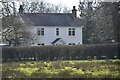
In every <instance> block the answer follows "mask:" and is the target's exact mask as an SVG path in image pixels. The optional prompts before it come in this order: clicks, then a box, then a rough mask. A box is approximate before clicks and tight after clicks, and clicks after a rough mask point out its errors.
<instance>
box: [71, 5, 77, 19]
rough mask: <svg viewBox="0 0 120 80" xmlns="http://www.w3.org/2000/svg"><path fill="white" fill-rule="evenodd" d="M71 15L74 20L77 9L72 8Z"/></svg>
mask: <svg viewBox="0 0 120 80" xmlns="http://www.w3.org/2000/svg"><path fill="white" fill-rule="evenodd" d="M72 15H73V17H74V18H76V17H77V9H75V6H73V9H72Z"/></svg>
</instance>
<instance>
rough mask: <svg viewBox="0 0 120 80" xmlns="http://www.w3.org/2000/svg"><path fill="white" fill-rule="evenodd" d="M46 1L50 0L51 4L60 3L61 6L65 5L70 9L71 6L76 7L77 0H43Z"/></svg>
mask: <svg viewBox="0 0 120 80" xmlns="http://www.w3.org/2000/svg"><path fill="white" fill-rule="evenodd" d="M44 1H46V2H50V3H52V4H56V5H57V4H62V5H63V6H66V7H68V8H70V9H72V7H73V6H76V7H78V4H79V0H44Z"/></svg>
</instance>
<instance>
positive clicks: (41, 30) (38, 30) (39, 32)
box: [37, 28, 44, 36]
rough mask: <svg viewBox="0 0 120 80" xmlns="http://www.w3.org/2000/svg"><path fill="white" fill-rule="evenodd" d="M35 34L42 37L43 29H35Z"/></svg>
mask: <svg viewBox="0 0 120 80" xmlns="http://www.w3.org/2000/svg"><path fill="white" fill-rule="evenodd" d="M37 34H38V35H42V36H44V28H39V29H37Z"/></svg>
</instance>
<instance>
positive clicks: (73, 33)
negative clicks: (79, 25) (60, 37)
mask: <svg viewBox="0 0 120 80" xmlns="http://www.w3.org/2000/svg"><path fill="white" fill-rule="evenodd" d="M68 35H69V36H75V28H69V29H68Z"/></svg>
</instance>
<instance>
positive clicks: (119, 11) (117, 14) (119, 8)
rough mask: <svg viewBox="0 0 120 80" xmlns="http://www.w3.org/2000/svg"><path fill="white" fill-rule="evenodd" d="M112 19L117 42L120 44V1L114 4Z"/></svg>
mask: <svg viewBox="0 0 120 80" xmlns="http://www.w3.org/2000/svg"><path fill="white" fill-rule="evenodd" d="M112 19H113V26H114V38H115V41H116V42H120V27H119V26H120V1H119V2H114V3H112Z"/></svg>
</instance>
